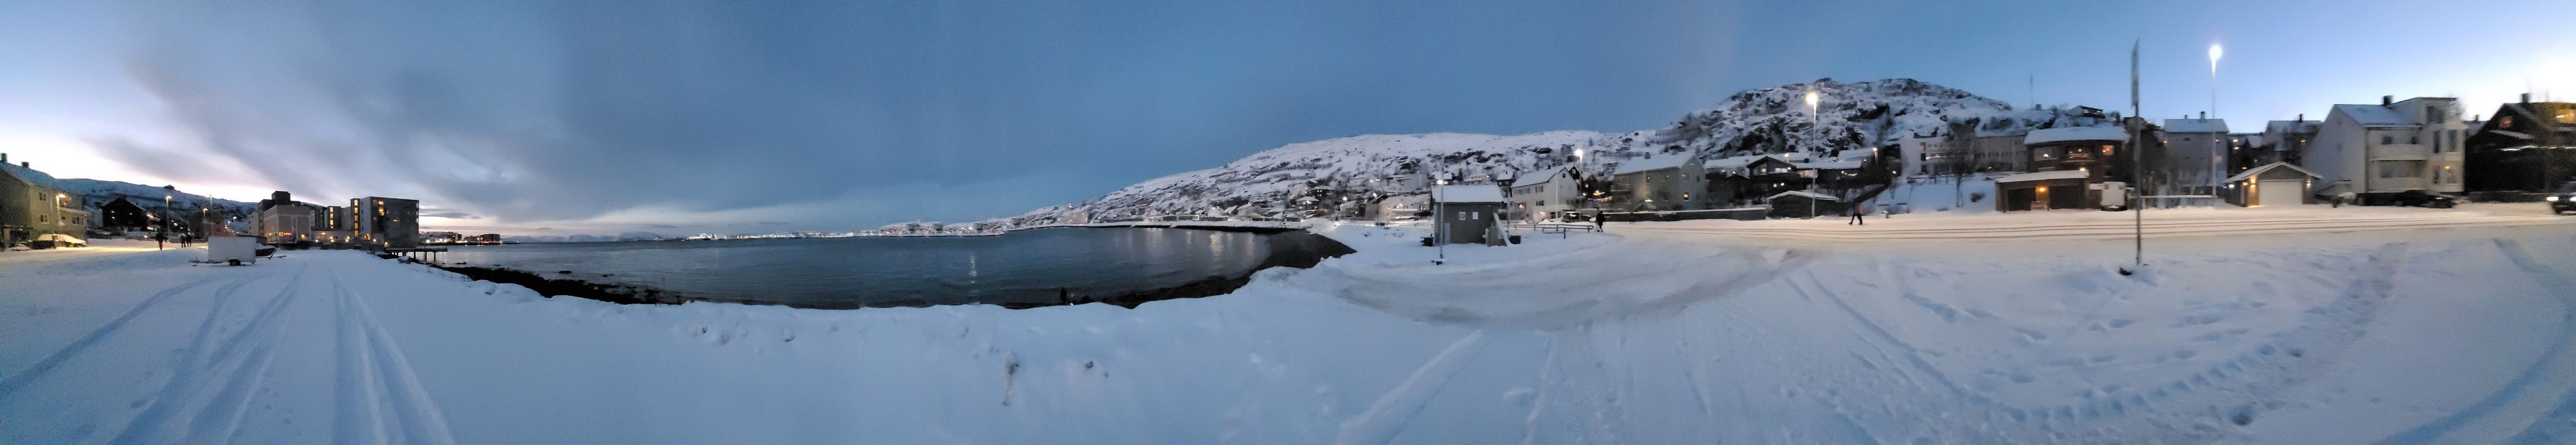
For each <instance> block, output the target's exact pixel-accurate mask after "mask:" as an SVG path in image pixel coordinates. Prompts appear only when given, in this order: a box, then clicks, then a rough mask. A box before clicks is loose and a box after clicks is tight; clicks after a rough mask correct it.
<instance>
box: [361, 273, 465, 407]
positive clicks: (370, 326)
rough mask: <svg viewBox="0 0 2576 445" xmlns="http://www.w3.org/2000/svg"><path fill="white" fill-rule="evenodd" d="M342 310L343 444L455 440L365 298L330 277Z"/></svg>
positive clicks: (408, 362) (436, 405) (434, 402)
mask: <svg viewBox="0 0 2576 445" xmlns="http://www.w3.org/2000/svg"><path fill="white" fill-rule="evenodd" d="M331 288H332V290H333V292H332V293H333V294H334V296H335V297H337V298H336V300H337V301H336V302H335V307H336V309H337V310H338V311H339V317H338V318H339V322H338V323H336V324H337V325H338V331H339V336H338V339H339V341H338V343H339V354H338V360H337V362H338V368H339V371H338V377H337V378H336V379H335V380H336V382H335V384H334V387H335V389H336V391H333V393H334V398H335V400H336V403H335V404H334V405H336V406H335V409H334V410H333V412H334V416H333V418H332V437H333V441H334V442H339V443H361V442H363V443H393V442H401V443H429V444H454V443H456V438H455V436H454V433H453V432H451V431H450V430H449V429H448V426H447V417H446V414H445V413H444V412H443V410H441V409H440V408H439V406H438V403H437V402H436V401H434V400H431V399H430V397H429V394H428V392H427V391H424V390H422V389H421V387H420V382H419V378H418V377H417V376H415V375H413V373H412V368H411V363H410V360H409V359H408V358H406V357H404V356H403V353H402V348H401V347H400V346H399V345H396V344H395V343H394V341H393V338H392V337H390V336H388V335H386V334H385V331H384V326H383V325H382V324H380V323H379V322H378V321H377V320H376V317H375V312H374V311H373V310H370V309H369V308H368V307H367V303H366V301H365V300H364V297H360V296H358V295H357V294H356V293H354V292H352V291H350V290H349V287H348V283H346V282H344V281H342V280H340V277H339V276H337V275H333V276H332V277H331Z"/></svg>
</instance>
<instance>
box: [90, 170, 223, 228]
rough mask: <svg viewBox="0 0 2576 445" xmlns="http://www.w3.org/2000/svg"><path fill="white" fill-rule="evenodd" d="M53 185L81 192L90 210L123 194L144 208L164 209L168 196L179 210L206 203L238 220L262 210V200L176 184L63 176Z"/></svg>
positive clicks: (170, 201) (218, 211) (171, 203)
mask: <svg viewBox="0 0 2576 445" xmlns="http://www.w3.org/2000/svg"><path fill="white" fill-rule="evenodd" d="M54 185H56V186H59V187H62V188H63V190H64V191H65V192H70V193H73V194H77V195H81V196H82V203H81V207H83V208H88V209H98V208H100V207H101V206H105V205H107V203H108V201H113V200H115V199H116V198H117V197H120V196H123V197H130V198H131V199H129V201H132V202H133V203H134V205H136V206H139V207H143V209H144V210H151V211H161V210H162V208H161V207H162V197H163V196H168V197H169V206H170V207H172V208H175V209H177V210H181V211H195V210H196V209H197V208H198V207H200V206H204V207H207V208H211V209H214V210H215V212H216V213H221V214H223V215H224V216H225V217H227V218H232V219H234V220H236V221H248V220H250V219H251V214H252V213H257V212H258V211H259V203H256V202H241V201H234V200H229V199H222V198H213V197H207V196H204V195H198V194H194V193H188V192H182V191H179V189H178V188H176V187H172V186H166V185H165V186H160V187H154V186H148V185H143V184H136V183H131V182H122V181H106V180H98V179H60V180H55V181H54Z"/></svg>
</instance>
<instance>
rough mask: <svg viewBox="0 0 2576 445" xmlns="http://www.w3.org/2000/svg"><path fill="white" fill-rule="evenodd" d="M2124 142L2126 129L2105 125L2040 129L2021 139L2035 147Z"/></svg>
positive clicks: (2126, 133) (2126, 138)
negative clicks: (2090, 142)
mask: <svg viewBox="0 0 2576 445" xmlns="http://www.w3.org/2000/svg"><path fill="white" fill-rule="evenodd" d="M2167 131H2172V130H2171V129H2170V128H2168V129H2167ZM2126 140H2129V130H2128V129H2124V128H2120V127H2117V126H2108V125H2105V126H2092V127H2057V128H2042V129H2038V130H2031V131H2030V134H2029V135H2027V136H2024V137H2023V138H2022V143H2023V144H2028V145H2037V144H2045V143H2050V142H2068V141H2126Z"/></svg>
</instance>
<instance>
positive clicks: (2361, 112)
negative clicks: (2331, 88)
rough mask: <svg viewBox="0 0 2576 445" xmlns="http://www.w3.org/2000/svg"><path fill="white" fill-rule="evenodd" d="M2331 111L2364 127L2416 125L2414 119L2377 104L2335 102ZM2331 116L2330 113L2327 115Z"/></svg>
mask: <svg viewBox="0 0 2576 445" xmlns="http://www.w3.org/2000/svg"><path fill="white" fill-rule="evenodd" d="M2332 113H2337V114H2342V115H2344V116H2346V117H2350V118H2352V121H2353V122H2356V123H2360V124H2361V126H2364V127H2372V128H2380V127H2405V126H2413V125H2417V124H2416V123H2415V120H2414V119H2407V118H2406V115H2403V114H2398V113H2397V110H2396V109H2392V108H2388V107H2383V106H2378V105H2359V104H2336V105H2335V106H2334V111H2332ZM2329 116H2331V115H2329Z"/></svg>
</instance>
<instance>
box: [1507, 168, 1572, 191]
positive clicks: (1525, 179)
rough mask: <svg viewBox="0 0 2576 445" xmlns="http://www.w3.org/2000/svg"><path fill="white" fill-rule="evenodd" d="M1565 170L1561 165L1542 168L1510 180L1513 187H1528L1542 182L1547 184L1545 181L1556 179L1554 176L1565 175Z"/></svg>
mask: <svg viewBox="0 0 2576 445" xmlns="http://www.w3.org/2000/svg"><path fill="white" fill-rule="evenodd" d="M1565 169H1566V166H1562V165H1560V166H1555V167H1548V168H1542V169H1538V170H1531V171H1529V172H1528V173H1522V174H1521V175H1520V176H1519V177H1515V178H1512V186H1513V187H1523V186H1528V185H1531V184H1538V183H1542V182H1547V181H1548V180H1550V179H1554V178H1556V175H1559V174H1563V173H1565Z"/></svg>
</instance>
